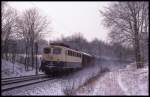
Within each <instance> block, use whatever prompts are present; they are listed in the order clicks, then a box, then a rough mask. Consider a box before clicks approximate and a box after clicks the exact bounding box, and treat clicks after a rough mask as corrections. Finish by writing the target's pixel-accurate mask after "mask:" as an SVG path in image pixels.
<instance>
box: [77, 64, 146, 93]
mask: <svg viewBox="0 0 150 97" xmlns="http://www.w3.org/2000/svg"><path fill="white" fill-rule="evenodd" d="M75 94H76V95H148V67H144V68H142V69H133V68H132V69H129V68H126V69H120V70H117V71H112V72H108V73H106V74H105V75H104V76H101V77H98V78H97V80H96V81H93V82H92V83H89V84H88V85H86V86H83V87H81V88H79V89H77V90H76V93H75Z"/></svg>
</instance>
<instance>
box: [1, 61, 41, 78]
mask: <svg viewBox="0 0 150 97" xmlns="http://www.w3.org/2000/svg"><path fill="white" fill-rule="evenodd" d="M1 67H2V68H1V75H2V76H1V77H2V78H10V77H19V76H26V75H35V69H33V70H29V71H25V67H24V65H23V64H20V63H14V64H13V63H11V62H10V61H6V60H4V59H2V66H1ZM13 68H14V69H13ZM39 73H40V74H42V72H39Z"/></svg>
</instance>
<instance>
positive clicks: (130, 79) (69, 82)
mask: <svg viewBox="0 0 150 97" xmlns="http://www.w3.org/2000/svg"><path fill="white" fill-rule="evenodd" d="M2 63H3V64H2V77H6V75H7V77H8V76H11V77H12V76H16V75H17V76H21V75H24V74H25V75H27V74H35V71H30V72H25V71H24V66H23V65H22V64H18V63H16V64H15V72H14V74H13V73H12V69H11V68H12V67H11V66H13V65H12V63H10V62H8V61H5V60H2ZM126 65H127V63H120V62H116V61H114V62H113V61H106V60H105V61H102V60H101V61H96V65H91V66H89V67H86V68H84V69H82V70H80V71H77V72H74V73H72V74H70V75H68V76H62V77H60V78H57V79H54V80H50V81H46V82H42V83H38V84H33V85H30V86H26V87H21V88H18V89H15V90H11V91H7V92H3V93H2V95H135V94H137V95H138V94H139V95H148V76H147V75H148V69H146V68H143V69H141V70H136V69H129V68H126ZM106 67H107V68H109V69H110V72H106V74H104V75H102V76H100V77H98V79H97V80H96V81H94V82H93V83H89V84H88V85H86V86H82V85H83V84H84V83H85V82H87V80H89V79H91V78H93V77H94V76H96V75H98V74H99V73H100V72H101V71H102V68H106ZM125 68H126V69H125ZM144 72H147V73H144ZM135 75H136V76H135ZM131 83H132V85H131ZM81 86H82V87H81ZM79 87H80V88H79Z"/></svg>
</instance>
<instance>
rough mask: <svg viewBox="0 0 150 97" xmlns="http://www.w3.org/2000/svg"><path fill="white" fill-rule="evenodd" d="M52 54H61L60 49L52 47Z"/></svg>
mask: <svg viewBox="0 0 150 97" xmlns="http://www.w3.org/2000/svg"><path fill="white" fill-rule="evenodd" d="M53 54H61V48H58V47H54V48H53Z"/></svg>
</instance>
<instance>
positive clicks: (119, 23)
mask: <svg viewBox="0 0 150 97" xmlns="http://www.w3.org/2000/svg"><path fill="white" fill-rule="evenodd" d="M100 13H101V14H102V15H103V16H104V21H105V25H106V26H107V27H109V28H111V32H110V37H111V39H112V40H113V41H114V42H119V43H121V44H128V45H129V44H130V45H132V46H133V47H134V50H135V59H136V63H137V68H141V67H143V64H142V63H141V53H140V52H141V50H140V43H139V40H140V39H141V37H140V33H142V32H143V31H145V30H146V31H148V30H147V29H148V23H147V21H148V18H147V17H148V2H117V3H113V4H112V5H111V6H110V7H109V8H107V9H106V10H105V11H100Z"/></svg>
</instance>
